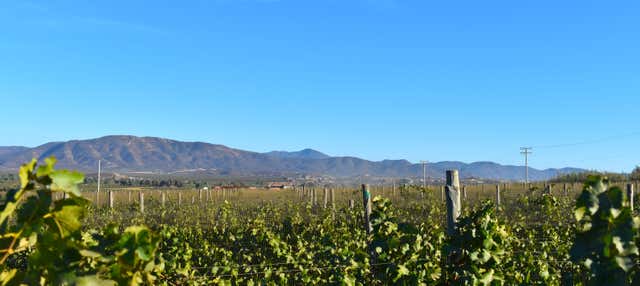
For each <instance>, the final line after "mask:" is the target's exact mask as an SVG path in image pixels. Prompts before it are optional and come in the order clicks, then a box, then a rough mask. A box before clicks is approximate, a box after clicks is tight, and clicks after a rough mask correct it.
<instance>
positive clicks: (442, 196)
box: [440, 186, 446, 202]
mask: <svg viewBox="0 0 640 286" xmlns="http://www.w3.org/2000/svg"><path fill="white" fill-rule="evenodd" d="M444 189H445V187H444V186H440V200H441V201H443V202H444V201H445V197H446V196H445V194H444Z"/></svg>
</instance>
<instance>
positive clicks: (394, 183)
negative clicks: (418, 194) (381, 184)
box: [391, 180, 396, 197]
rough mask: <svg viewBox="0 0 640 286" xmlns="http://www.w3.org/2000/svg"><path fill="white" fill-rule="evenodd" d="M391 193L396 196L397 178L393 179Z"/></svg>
mask: <svg viewBox="0 0 640 286" xmlns="http://www.w3.org/2000/svg"><path fill="white" fill-rule="evenodd" d="M391 195H392V196H393V197H395V196H396V180H393V187H392V189H391Z"/></svg>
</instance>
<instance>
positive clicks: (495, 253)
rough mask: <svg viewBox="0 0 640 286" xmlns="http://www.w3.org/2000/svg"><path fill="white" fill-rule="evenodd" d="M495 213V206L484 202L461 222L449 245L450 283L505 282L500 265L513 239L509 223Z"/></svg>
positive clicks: (448, 270)
mask: <svg viewBox="0 0 640 286" xmlns="http://www.w3.org/2000/svg"><path fill="white" fill-rule="evenodd" d="M494 212H495V207H494V205H493V204H492V203H490V202H485V203H484V204H483V205H482V206H481V207H480V208H479V209H478V210H475V211H473V212H472V213H470V214H469V215H468V216H466V217H462V218H461V219H460V220H459V221H458V223H457V228H456V234H455V235H454V236H452V237H450V238H449V241H448V246H447V250H448V251H447V253H448V261H447V263H446V265H447V273H448V277H447V280H448V281H449V283H448V284H453V285H496V284H498V285H501V284H504V281H505V280H504V277H505V273H503V272H502V267H501V264H502V263H503V260H504V259H505V257H506V255H507V253H506V250H507V249H508V248H509V243H510V241H509V234H508V233H507V228H506V226H505V225H504V224H501V223H500V222H499V221H498V219H497V218H496V217H495V216H494Z"/></svg>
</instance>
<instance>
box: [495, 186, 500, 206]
mask: <svg viewBox="0 0 640 286" xmlns="http://www.w3.org/2000/svg"><path fill="white" fill-rule="evenodd" d="M496 207H500V184H497V185H496Z"/></svg>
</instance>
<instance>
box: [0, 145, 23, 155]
mask: <svg viewBox="0 0 640 286" xmlns="http://www.w3.org/2000/svg"><path fill="white" fill-rule="evenodd" d="M27 149H29V148H27V147H22V146H7V147H2V146H0V156H10V155H11V154H15V153H19V152H23V151H26V150H27Z"/></svg>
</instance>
